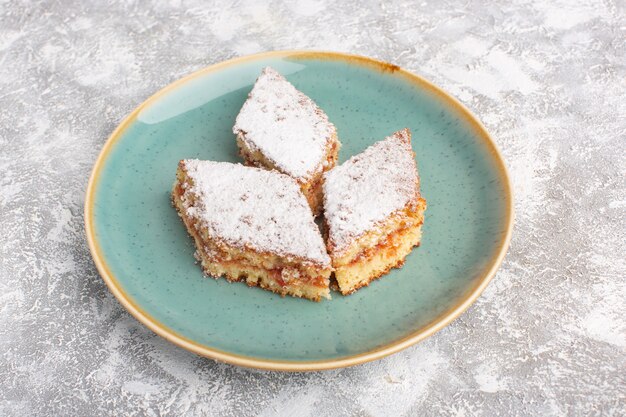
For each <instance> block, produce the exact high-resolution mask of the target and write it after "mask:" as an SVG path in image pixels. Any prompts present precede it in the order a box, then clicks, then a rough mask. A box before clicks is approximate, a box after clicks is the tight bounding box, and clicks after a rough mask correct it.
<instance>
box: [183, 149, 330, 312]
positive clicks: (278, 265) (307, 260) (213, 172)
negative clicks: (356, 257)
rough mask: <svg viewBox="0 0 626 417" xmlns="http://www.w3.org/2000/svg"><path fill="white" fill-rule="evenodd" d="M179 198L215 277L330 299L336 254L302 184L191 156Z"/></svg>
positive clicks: (208, 270)
mask: <svg viewBox="0 0 626 417" xmlns="http://www.w3.org/2000/svg"><path fill="white" fill-rule="evenodd" d="M172 200H173V203H174V206H175V207H176V209H177V210H178V213H179V215H180V217H181V218H182V220H183V222H184V223H185V226H187V230H188V232H189V234H190V235H191V236H192V237H193V238H194V240H195V243H196V249H197V251H196V258H197V259H198V260H199V261H200V263H201V264H202V269H203V270H204V272H205V273H206V274H207V275H210V276H213V277H216V278H217V277H219V276H225V277H226V279H228V280H229V281H245V282H247V283H248V285H250V286H260V287H262V288H264V289H267V290H270V291H274V292H276V293H278V294H281V295H286V294H288V295H292V296H295V297H304V298H308V299H310V300H314V301H319V300H320V299H321V298H322V297H325V298H330V292H329V289H328V284H329V277H330V274H331V265H330V258H329V256H328V254H327V253H326V249H325V247H324V241H323V239H322V236H321V234H320V232H319V229H318V227H317V225H316V224H315V222H314V218H313V215H312V214H311V210H310V209H309V206H308V204H307V201H306V199H305V198H304V196H303V195H302V193H300V190H299V188H298V184H297V183H296V182H295V181H294V180H293V179H292V178H290V177H288V176H287V175H284V174H281V173H279V172H276V171H266V170H263V169H260V168H253V167H246V166H243V165H240V164H232V163H227V162H212V161H198V160H191V159H186V160H182V161H180V163H179V164H178V171H177V173H176V182H175V183H174V188H173V190H172Z"/></svg>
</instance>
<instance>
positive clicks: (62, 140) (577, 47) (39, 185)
mask: <svg viewBox="0 0 626 417" xmlns="http://www.w3.org/2000/svg"><path fill="white" fill-rule="evenodd" d="M297 48H310V49H330V50H338V51H346V52H352V53H358V54H363V55H369V56H373V57H376V58H380V59H384V60H387V61H391V62H393V63H395V64H398V65H400V66H402V67H405V68H407V69H409V70H412V71H414V72H416V73H418V74H421V75H423V76H425V77H426V78H428V79H430V80H432V81H434V82H435V83H437V84H439V85H440V86H442V87H444V88H445V89H447V90H448V91H450V92H452V93H453V94H454V95H456V96H457V97H458V98H459V99H460V100H461V101H463V102H464V103H465V104H466V105H467V106H468V107H469V108H470V109H472V110H473V111H474V112H475V113H476V114H477V115H478V116H479V117H480V118H481V119H482V120H483V121H484V123H485V125H486V126H487V128H488V129H489V130H490V131H491V132H492V133H493V136H494V138H495V140H496V141H497V143H498V145H499V147H500V149H501V150H502V152H503V154H504V157H505V159H506V162H507V164H508V166H509V168H510V173H511V176H512V181H513V183H514V188H515V193H516V204H515V205H516V211H517V220H516V225H515V231H514V236H513V241H512V245H511V249H510V251H509V253H508V255H507V258H506V259H505V261H504V264H503V266H502V268H501V270H500V271H499V272H498V274H497V276H496V277H495V279H494V281H493V282H492V283H491V284H490V286H489V287H488V289H487V290H486V292H485V293H484V294H483V296H482V297H481V298H480V299H479V300H478V302H477V303H476V304H474V305H473V306H472V307H471V308H470V309H469V310H468V311H467V312H466V313H465V314H464V315H463V316H462V317H461V318H459V319H457V320H456V321H455V322H453V323H452V325H450V326H449V327H447V328H446V329H444V330H443V331H441V332H439V333H438V334H436V335H435V336H433V337H432V338H430V339H428V340H426V341H425V342H423V343H421V344H419V345H417V346H414V347H412V348H409V349H407V350H405V351H403V352H401V353H398V354H396V355H393V356H391V357H389V358H386V359H383V360H380V361H377V362H374V363H369V364H365V365H361V366H357V367H354V368H350V369H343V370H334V371H327V372H318V373H308V374H285V373H275V372H261V371H253V370H246V369H241V368H236V367H233V366H229V365H224V364H217V363H215V362H212V361H210V360H207V359H203V358H200V357H197V356H195V355H193V354H191V353H187V352H185V351H184V350H182V349H179V348H177V347H175V346H173V345H171V344H169V343H168V342H166V341H164V340H163V339H161V338H159V337H157V336H155V335H154V334H152V333H151V332H150V331H148V330H147V329H146V328H144V327H143V326H142V325H140V324H139V323H138V322H137V321H135V319H133V318H132V317H131V316H129V314H128V313H126V312H125V310H124V309H123V308H122V307H121V306H120V304H118V302H117V301H116V300H115V299H114V298H113V296H112V295H111V294H110V293H109V292H108V291H107V289H106V287H105V285H104V283H103V281H102V280H101V279H100V278H99V276H98V273H97V272H96V269H95V267H94V264H93V262H92V260H91V257H90V255H89V251H88V249H87V245H86V242H85V234H84V231H83V208H82V207H83V198H84V193H85V187H86V184H87V179H88V174H89V171H90V169H91V167H92V164H93V163H94V161H95V159H96V156H97V155H98V152H99V150H100V148H101V147H102V145H103V143H104V141H105V140H106V138H107V136H108V135H109V134H110V133H111V131H112V130H113V129H114V127H115V126H116V124H117V123H119V122H120V121H121V119H122V118H123V117H124V116H125V115H126V114H127V113H128V112H129V111H130V110H131V109H132V108H134V107H135V106H136V105H137V104H139V103H140V102H141V101H143V100H144V99H145V98H146V97H148V96H149V95H150V94H152V93H153V92H155V91H156V90H158V89H160V88H161V87H163V86H165V85H167V84H168V83H170V82H171V81H173V80H176V79H177V78H180V77H181V76H183V75H185V74H188V73H190V72H192V71H194V70H197V69H200V68H202V67H204V66H207V65H209V64H212V63H215V62H218V61H221V60H224V59H227V58H231V57H234V56H238V55H242V54H248V53H253V52H259V51H264V50H272V49H297ZM625 242H626V4H625V2H624V1H623V0H622V1H615V0H613V1H611V0H606V1H590V0H581V1H551V2H533V1H528V0H512V1H511V0H497V1H493V2H490V4H489V5H488V6H486V5H484V4H483V3H482V2H479V1H466V0H451V1H432V0H429V1H422V2H419V1H418V2H415V3H411V2H408V1H398V2H387V1H383V2H372V1H370V2H363V3H361V2H357V1H349V2H334V1H331V0H311V1H307V0H301V1H298V2H294V3H290V4H286V3H281V2H271V3H267V4H263V3H261V2H256V1H233V2H231V4H230V5H227V6H225V5H224V4H218V3H217V2H212V3H210V2H205V1H171V2H169V4H165V2H157V1H155V2H139V1H125V2H120V3H108V2H103V1H102V2H100V1H98V2H96V1H92V2H90V3H88V2H78V1H76V2H72V1H44V2H25V1H13V0H9V1H6V0H0V355H1V356H0V415H14V416H33V415H42V416H43V415H46V416H53V415H54V416H60V415H73V416H78V415H80V416H91V415H111V416H121V415H148V416H158V415H215V416H244V415H262V416H270V415H283V416H296V415H297V416H313V415H315V416H337V415H348V416H385V415H389V416H403V415H456V416H473V415H485V416H496V415H502V416H504V415H506V416H514V415H520V416H522V415H524V416H526V415H614V416H624V415H626V319H625V316H626V251H625V249H624V243H625Z"/></svg>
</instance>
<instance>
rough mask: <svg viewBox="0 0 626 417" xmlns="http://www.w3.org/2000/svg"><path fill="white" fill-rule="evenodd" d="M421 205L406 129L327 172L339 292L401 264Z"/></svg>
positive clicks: (330, 243)
mask: <svg viewBox="0 0 626 417" xmlns="http://www.w3.org/2000/svg"><path fill="white" fill-rule="evenodd" d="M425 209H426V201H425V200H424V199H423V198H422V197H421V195H420V182H419V176H418V173H417V165H416V163H415V154H414V153H413V149H412V148H411V132H410V131H409V130H408V129H404V130H401V131H399V132H396V133H394V134H393V135H391V136H389V137H388V138H386V139H385V140H383V141H380V142H378V143H375V144H374V145H372V146H370V147H369V148H367V149H366V150H365V151H363V152H362V153H361V154H359V155H356V156H353V157H352V158H350V159H349V160H348V161H346V162H345V163H344V164H342V165H341V166H338V167H336V168H334V169H333V170H331V171H329V172H328V173H326V174H325V181H324V217H325V225H326V231H327V233H328V240H327V247H328V251H329V253H330V256H331V259H332V264H333V268H334V269H335V277H336V279H337V283H338V284H339V289H340V290H341V292H342V294H344V295H347V294H351V293H352V292H354V291H355V290H357V289H359V288H360V287H362V286H364V285H369V283H370V282H371V281H372V280H374V279H376V278H378V277H380V276H381V275H384V274H386V273H387V272H389V270H390V269H391V268H394V267H399V266H402V265H403V264H404V259H405V257H406V256H407V255H408V254H409V253H410V252H411V249H412V248H413V247H414V246H419V244H420V239H421V227H422V223H423V221H424V210H425Z"/></svg>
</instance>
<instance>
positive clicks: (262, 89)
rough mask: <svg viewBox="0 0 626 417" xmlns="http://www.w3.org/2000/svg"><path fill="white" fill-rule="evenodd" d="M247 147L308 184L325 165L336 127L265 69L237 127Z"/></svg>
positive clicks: (301, 94) (243, 109) (273, 71)
mask: <svg viewBox="0 0 626 417" xmlns="http://www.w3.org/2000/svg"><path fill="white" fill-rule="evenodd" d="M233 132H234V133H235V134H240V133H242V134H243V136H244V137H243V139H244V141H245V142H246V144H247V145H248V146H249V147H250V148H252V149H255V150H259V151H260V152H261V153H263V155H265V157H267V158H268V159H270V160H271V161H272V162H273V163H274V164H275V165H276V166H277V168H279V169H280V170H281V171H282V172H284V173H285V174H288V175H290V176H292V177H294V178H296V179H298V180H300V179H302V180H307V179H308V178H310V177H311V175H312V174H314V173H315V172H316V171H318V170H319V168H320V166H321V165H322V164H323V162H324V157H325V154H326V148H327V146H328V145H329V144H330V141H331V138H332V136H333V134H334V132H335V126H334V125H333V124H332V123H330V122H329V121H328V117H327V116H326V114H325V113H324V112H323V111H322V110H321V109H320V108H319V107H317V105H316V104H315V103H314V102H313V100H311V99H310V98H309V97H307V96H306V95H304V94H303V93H302V92H300V91H298V90H297V89H296V88H295V87H294V86H293V85H291V83H289V81H287V80H286V79H285V78H284V77H283V76H282V75H280V74H279V73H278V72H277V71H275V70H274V69H272V68H270V67H267V68H265V69H263V71H262V72H261V75H260V76H259V78H258V79H257V81H256V83H255V84H254V87H253V89H252V91H251V92H250V94H249V96H248V100H246V102H245V103H244V105H243V107H242V108H241V111H240V113H239V115H238V116H237V120H236V121H235V126H234V127H233Z"/></svg>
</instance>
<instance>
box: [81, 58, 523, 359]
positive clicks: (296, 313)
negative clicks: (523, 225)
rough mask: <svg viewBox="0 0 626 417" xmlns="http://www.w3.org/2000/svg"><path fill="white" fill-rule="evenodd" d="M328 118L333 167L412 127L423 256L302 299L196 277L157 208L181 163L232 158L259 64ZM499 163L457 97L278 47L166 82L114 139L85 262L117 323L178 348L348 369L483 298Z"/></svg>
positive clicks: (380, 67) (507, 223)
mask: <svg viewBox="0 0 626 417" xmlns="http://www.w3.org/2000/svg"><path fill="white" fill-rule="evenodd" d="M268 65H269V66H272V67H274V68H275V69H277V70H278V71H280V72H281V73H283V74H284V75H285V76H286V77H287V78H288V79H289V81H291V82H292V83H293V84H294V85H295V86H296V87H297V88H298V89H300V90H302V91H303V92H304V93H306V94H307V95H309V96H310V97H311V98H313V100H315V101H316V102H317V103H318V105H319V106H320V107H321V108H322V109H324V110H325V111H326V113H327V114H328V116H329V118H330V120H331V121H332V122H333V123H334V124H335V125H336V126H337V130H338V134H339V138H340V140H341V143H342V144H343V146H342V148H341V152H340V160H341V161H345V160H346V159H347V158H348V157H350V156H351V155H354V154H356V153H358V152H361V151H362V150H364V149H365V148H366V147H367V146H369V145H371V144H372V143H374V142H375V141H378V140H381V139H383V138H384V137H385V136H387V135H389V134H390V133H392V132H394V131H396V130H398V129H401V128H403V127H409V128H410V129H411V130H412V132H413V148H414V150H415V153H416V155H417V161H418V167H419V171H420V176H421V180H422V193H423V196H424V197H425V198H426V200H427V201H428V210H427V211H426V220H425V224H424V229H423V239H422V245H421V247H419V248H417V249H415V250H414V251H413V252H412V253H411V254H410V255H409V257H408V258H407V260H406V264H405V265H404V267H403V268H402V269H395V270H393V271H392V272H390V273H389V275H387V276H385V277H383V278H382V279H380V280H378V281H376V282H374V283H372V284H371V285H370V286H369V287H368V288H364V289H362V290H360V291H358V292H356V293H355V294H353V295H350V296H348V297H343V296H341V295H340V294H339V293H334V294H333V299H332V300H331V301H323V302H320V303H314V302H311V301H307V300H302V299H296V298H290V297H286V298H281V297H280V296H278V295H275V294H273V293H271V292H267V291H263V290H261V289H257V288H248V287H247V286H246V285H244V284H241V283H228V282H227V281H226V280H224V279H220V280H213V279H207V278H205V277H203V275H202V273H201V271H200V268H199V266H198V265H196V264H195V260H194V257H193V252H194V246H193V243H192V240H191V239H190V238H189V236H188V235H187V233H186V231H185V228H184V226H183V224H182V222H181V221H180V220H179V218H178V216H177V215H176V212H175V210H174V209H173V208H172V206H171V205H170V195H169V192H170V188H171V185H172V183H173V181H174V175H175V171H176V165H177V163H178V161H179V160H180V159H183V158H199V159H211V160H216V161H233V162H239V161H241V160H240V158H239V157H238V155H237V147H236V144H235V139H234V136H233V134H232V132H231V128H232V125H233V123H234V120H235V116H236V115H237V112H238V110H239V109H240V107H241V105H242V104H243V102H244V100H245V99H246V95H247V94H248V92H249V91H250V89H251V87H252V84H253V83H254V80H255V78H256V77H257V76H258V74H259V72H260V71H261V68H263V67H265V66H268ZM512 210H513V209H512V195H511V186H510V184H509V180H508V177H507V173H506V169H505V166H504V164H503V162H502V158H501V156H500V154H499V152H498V150H497V149H496V147H495V145H494V143H493V141H492V140H491V138H490V137H489V135H488V133H487V132H486V131H485V129H484V127H483V126H482V125H481V124H480V122H478V121H477V120H476V118H475V117H474V116H472V115H471V114H470V112H469V111H468V110H467V109H466V108H465V107H463V105H461V104H460V103H459V102H458V101H457V100H455V99H454V98H452V97H451V96H449V95H448V94H446V93H444V92H443V91H441V90H440V89H438V88H437V87H435V86H434V85H432V84H430V83H429V82H428V81H426V80H424V79H422V78H420V77H418V76H416V75H413V74H411V73H409V72H406V71H404V70H402V69H400V68H398V67H397V66H394V65H390V64H386V63H383V62H380V61H376V60H373V59H369V58H364V57H359V56H353V55H345V54H339V53H329V52H304V51H278V52H269V53H263V54H258V55H253V56H248V57H243V58H238V59H233V60H230V61H226V62H222V63H220V64H216V65H213V66H211V67H208V68H206V69H204V70H201V71H199V72H196V73H194V74H192V75H190V76H188V77H186V78H184V79H182V80H180V81H177V82H175V83H174V84H172V85H170V86H168V87H166V88H164V89H163V90H161V91H160V92H158V93H157V94H156V95H154V96H152V97H151V98H149V99H148V100H147V101H146V102H144V103H143V104H142V105H140V106H139V107H138V108H137V109H136V110H135V111H133V112H132V113H131V114H130V115H129V116H128V117H127V118H126V119H125V120H124V121H123V122H122V124H121V125H120V126H119V127H118V128H117V129H116V130H115V132H113V134H112V135H111V137H110V138H109V140H108V141H107V142H106V144H105V145H104V148H103V150H102V153H101V154H100V156H99V158H98V160H97V161H96V164H95V167H94V170H93V173H92V175H91V179H90V181H89V186H88V189H87V197H86V202H85V222H86V229H87V237H88V241H89V246H90V249H91V253H92V255H93V258H94V261H95V263H96V266H97V267H98V270H99V271H100V274H101V275H102V277H103V278H104V280H105V281H106V283H107V285H108V286H109V288H110V290H111V291H112V292H113V294H114V295H115V296H116V297H117V298H118V300H119V301H120V302H121V303H122V305H124V307H125V308H126V309H128V311H130V313H132V314H133V315H134V316H135V317H136V318H137V319H138V320H139V321H141V322H142V323H144V324H145V325H146V326H148V327H149V328H150V329H152V330H153V331H154V332H156V333H158V334H159V335H161V336H163V337H165V338H167V339H168V340H170V341H172V342H173V343H176V344H177V345H179V346H182V347H183V348H186V349H189V350H191V351H193V352H196V353H198V354H200V355H203V356H207V357H210V358H213V359H216V360H219V361H224V362H229V363H233V364H237V365H242V366H249V367H255V368H263V369H276V370H293V371H300V370H316V369H328V368H337V367H343V366H350V365H355V364H358V363H362V362H366V361H370V360H373V359H377V358H380V357H382V356H385V355H388V354H390V353H393V352H397V351H398V350H400V349H403V348H405V347H407V346H410V345H412V344H414V343H416V342H418V341H420V340H422V339H424V338H426V337H428V336H429V335H431V334H433V333H434V332H436V331H437V330H439V329H441V328H442V327H444V326H445V325H446V324H448V323H449V322H450V321H452V320H453V319H454V318H455V317H457V316H458V315H459V314H461V313H462V312H463V311H464V310H465V309H466V308H467V307H468V306H469V305H470V304H471V303H472V302H473V301H474V300H475V299H476V298H477V297H478V296H479V295H480V293H481V292H482V290H483V289H484V288H485V286H486V285H487V283H488V282H489V280H490V279H491V277H492V276H493V275H494V273H495V271H496V269H497V268H498V266H499V264H500V262H501V261H502V258H503V257H504V254H505V252H506V249H507V247H508V243H509V240H510V235H511V229H512V218H513V213H512Z"/></svg>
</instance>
